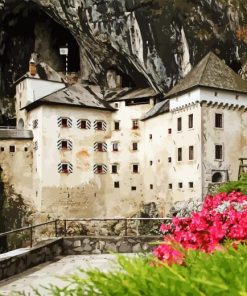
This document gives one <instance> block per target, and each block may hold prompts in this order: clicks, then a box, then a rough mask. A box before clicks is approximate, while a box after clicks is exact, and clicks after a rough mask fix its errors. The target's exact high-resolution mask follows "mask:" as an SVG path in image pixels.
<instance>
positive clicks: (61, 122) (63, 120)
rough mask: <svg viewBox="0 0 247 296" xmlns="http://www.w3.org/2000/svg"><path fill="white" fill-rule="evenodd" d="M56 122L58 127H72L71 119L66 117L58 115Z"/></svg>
mask: <svg viewBox="0 0 247 296" xmlns="http://www.w3.org/2000/svg"><path fill="white" fill-rule="evenodd" d="M57 123H58V126H59V127H72V120H71V119H70V118H68V117H59V118H58V120H57Z"/></svg>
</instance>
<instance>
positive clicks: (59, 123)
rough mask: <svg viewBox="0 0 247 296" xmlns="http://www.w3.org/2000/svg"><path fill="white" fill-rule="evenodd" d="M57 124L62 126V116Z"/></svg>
mask: <svg viewBox="0 0 247 296" xmlns="http://www.w3.org/2000/svg"><path fill="white" fill-rule="evenodd" d="M57 125H58V126H59V127H60V126H62V117H59V118H58V119H57Z"/></svg>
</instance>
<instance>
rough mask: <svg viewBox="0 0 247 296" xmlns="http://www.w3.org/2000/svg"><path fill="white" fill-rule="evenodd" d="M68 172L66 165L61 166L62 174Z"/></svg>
mask: <svg viewBox="0 0 247 296" xmlns="http://www.w3.org/2000/svg"><path fill="white" fill-rule="evenodd" d="M68 172H69V166H68V164H67V163H63V164H62V173H66V174H67V173H68Z"/></svg>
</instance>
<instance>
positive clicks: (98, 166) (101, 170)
mask: <svg viewBox="0 0 247 296" xmlns="http://www.w3.org/2000/svg"><path fill="white" fill-rule="evenodd" d="M102 173H103V166H102V165H97V174H102Z"/></svg>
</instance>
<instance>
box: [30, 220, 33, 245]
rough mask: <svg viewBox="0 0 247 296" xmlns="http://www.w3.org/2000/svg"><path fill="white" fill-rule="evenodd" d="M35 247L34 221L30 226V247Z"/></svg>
mask: <svg viewBox="0 0 247 296" xmlns="http://www.w3.org/2000/svg"><path fill="white" fill-rule="evenodd" d="M32 247H33V223H32V224H31V226H30V248H32Z"/></svg>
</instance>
